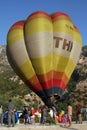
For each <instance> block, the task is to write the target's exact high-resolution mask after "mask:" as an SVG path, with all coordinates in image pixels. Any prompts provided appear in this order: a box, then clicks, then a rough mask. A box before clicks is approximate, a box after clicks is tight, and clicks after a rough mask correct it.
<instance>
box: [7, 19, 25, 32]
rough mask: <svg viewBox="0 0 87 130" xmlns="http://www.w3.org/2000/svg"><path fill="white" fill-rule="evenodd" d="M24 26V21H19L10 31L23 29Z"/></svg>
mask: <svg viewBox="0 0 87 130" xmlns="http://www.w3.org/2000/svg"><path fill="white" fill-rule="evenodd" d="M23 28H24V22H23V21H21V22H17V23H15V24H14V25H13V26H12V27H11V28H10V30H9V32H10V31H12V30H15V29H22V30H23Z"/></svg>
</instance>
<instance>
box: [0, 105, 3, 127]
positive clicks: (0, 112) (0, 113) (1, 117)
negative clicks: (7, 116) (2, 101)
mask: <svg viewBox="0 0 87 130" xmlns="http://www.w3.org/2000/svg"><path fill="white" fill-rule="evenodd" d="M0 121H1V125H2V124H3V108H2V105H0Z"/></svg>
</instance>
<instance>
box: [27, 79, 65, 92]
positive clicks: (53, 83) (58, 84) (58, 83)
mask: <svg viewBox="0 0 87 130" xmlns="http://www.w3.org/2000/svg"><path fill="white" fill-rule="evenodd" d="M26 84H27V85H28V86H29V87H30V88H31V90H33V91H34V92H39V91H44V90H49V89H51V88H60V89H61V90H62V91H64V90H65V89H66V84H65V83H64V82H63V81H62V80H58V79H50V80H48V81H45V82H42V83H41V85H42V86H43V89H42V88H40V86H39V83H37V84H34V87H33V86H31V84H30V81H29V80H27V81H26Z"/></svg>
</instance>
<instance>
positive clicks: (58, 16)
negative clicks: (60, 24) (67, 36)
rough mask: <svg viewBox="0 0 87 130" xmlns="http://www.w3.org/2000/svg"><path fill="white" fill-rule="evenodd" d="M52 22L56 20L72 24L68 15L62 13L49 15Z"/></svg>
mask: <svg viewBox="0 0 87 130" xmlns="http://www.w3.org/2000/svg"><path fill="white" fill-rule="evenodd" d="M51 18H52V21H56V20H68V21H70V22H72V20H71V19H70V18H69V16H68V15H66V14H64V13H56V14H53V15H51Z"/></svg>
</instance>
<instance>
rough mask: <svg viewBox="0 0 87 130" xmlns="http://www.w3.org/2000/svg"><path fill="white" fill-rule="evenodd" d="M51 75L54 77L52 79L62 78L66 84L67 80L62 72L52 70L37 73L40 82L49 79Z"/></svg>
mask: <svg viewBox="0 0 87 130" xmlns="http://www.w3.org/2000/svg"><path fill="white" fill-rule="evenodd" d="M52 75H53V76H52ZM52 77H54V79H62V80H63V81H64V82H65V83H66V84H67V82H68V80H69V79H68V77H67V76H66V74H65V73H64V72H57V71H53V70H52V71H50V72H48V73H46V74H43V75H38V79H39V80H40V82H44V81H47V80H50V79H51V78H52Z"/></svg>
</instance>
